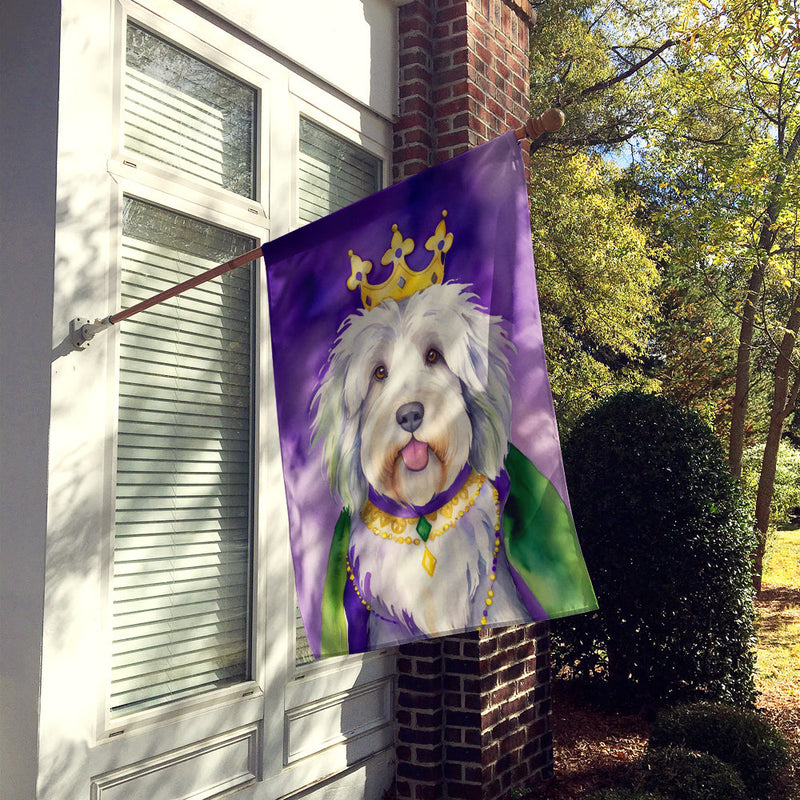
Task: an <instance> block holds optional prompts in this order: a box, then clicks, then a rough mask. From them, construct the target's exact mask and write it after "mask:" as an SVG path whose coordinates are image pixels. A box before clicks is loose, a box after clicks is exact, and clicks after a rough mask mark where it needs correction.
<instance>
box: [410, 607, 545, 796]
mask: <svg viewBox="0 0 800 800" xmlns="http://www.w3.org/2000/svg"><path fill="white" fill-rule="evenodd" d="M549 656H550V648H549V633H548V626H547V624H546V623H544V624H538V625H519V626H513V627H508V628H501V629H498V630H495V631H481V632H480V633H479V632H477V631H476V632H475V633H470V634H464V635H462V636H448V637H446V638H443V639H434V640H430V641H424V642H417V643H414V644H408V645H403V646H402V647H401V648H400V653H399V655H398V661H397V667H398V677H397V681H398V686H397V689H398V691H397V751H396V755H397V773H396V784H395V785H396V792H397V797H398V798H413V800H440V799H441V798H466V799H467V800H495V798H501V797H504V796H506V795H507V794H508V793H509V792H510V791H511V790H512V789H514V788H519V787H527V786H533V785H535V784H537V783H541V782H542V781H544V780H546V779H547V778H549V777H550V776H551V775H552V773H553V743H552V736H551V733H550V658H549Z"/></svg>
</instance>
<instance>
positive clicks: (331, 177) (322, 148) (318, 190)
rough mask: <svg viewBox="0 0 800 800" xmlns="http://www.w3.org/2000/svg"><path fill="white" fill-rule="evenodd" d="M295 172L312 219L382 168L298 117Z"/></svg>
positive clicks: (350, 199)
mask: <svg viewBox="0 0 800 800" xmlns="http://www.w3.org/2000/svg"><path fill="white" fill-rule="evenodd" d="M298 175H299V180H298V186H299V191H298V194H299V198H298V199H299V206H300V209H299V210H300V214H299V216H300V220H301V221H302V222H313V221H314V220H315V219H319V218H320V217H323V216H325V215H326V214H330V213H332V212H333V211H338V210H339V209H340V208H344V207H345V206H347V205H350V204H351V203H355V202H356V201H357V200H361V199H363V198H364V197H368V196H369V195H371V194H374V193H375V192H377V191H378V190H379V189H381V188H382V175H383V172H382V162H381V160H380V159H379V158H378V157H377V156H374V155H372V153H369V152H368V151H366V150H364V149H363V148H361V147H359V146H358V145H355V144H353V143H352V142H350V141H348V140H347V139H344V138H342V137H341V136H337V135H336V134H334V133H331V131H329V130H327V129H326V128H323V127H322V126H321V125H318V124H317V123H316V122H313V121H312V120H310V119H307V118H305V117H300V163H299V164H298ZM295 657H296V663H297V664H298V665H300V664H305V663H308V662H309V661H313V660H314V656H313V654H312V652H311V647H310V646H309V644H308V640H307V639H306V635H305V629H304V628H303V622H302V619H301V617H300V611H299V610H297V614H296V622H295Z"/></svg>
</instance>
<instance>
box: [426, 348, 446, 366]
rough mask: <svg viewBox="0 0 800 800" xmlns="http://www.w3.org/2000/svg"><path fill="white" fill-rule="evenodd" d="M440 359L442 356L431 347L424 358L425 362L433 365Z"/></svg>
mask: <svg viewBox="0 0 800 800" xmlns="http://www.w3.org/2000/svg"><path fill="white" fill-rule="evenodd" d="M441 357H442V354H441V353H440V352H439V351H438V350H437V349H436V348H435V347H431V349H430V350H428V354H427V355H426V356H425V360H426V361H427V362H428V363H429V364H435V363H436V362H437V361H438V360H439V359H440V358H441Z"/></svg>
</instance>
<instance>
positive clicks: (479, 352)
mask: <svg viewBox="0 0 800 800" xmlns="http://www.w3.org/2000/svg"><path fill="white" fill-rule="evenodd" d="M445 288H450V287H445ZM472 297H473V296H472V295H469V294H467V293H466V292H465V291H463V290H462V291H461V293H460V295H459V302H460V306H461V308H460V309H459V312H458V314H457V318H455V319H449V320H448V328H449V330H448V331H447V333H448V336H447V338H446V341H447V344H446V346H445V347H446V352H445V359H446V361H447V363H448V365H449V367H450V369H451V370H452V371H453V372H454V373H455V374H456V375H457V376H458V378H459V380H460V381H461V386H462V394H463V396H464V401H465V403H466V406H467V413H468V415H469V418H470V422H471V423H472V445H471V448H470V463H471V464H472V466H473V467H474V468H475V469H476V470H478V471H479V472H481V473H482V474H484V475H486V476H488V477H490V478H494V477H495V476H496V475H497V474H498V473H499V472H500V471H501V470H502V469H503V462H504V461H505V457H506V453H507V452H508V439H509V436H510V431H511V392H510V389H509V358H508V357H509V354H510V353H511V352H513V349H514V346H513V344H512V343H511V342H510V341H509V339H508V337H507V336H506V334H505V331H504V330H503V325H502V320H501V319H500V317H494V316H492V315H490V314H488V313H487V312H486V311H485V310H484V309H482V308H481V307H480V306H478V305H476V304H475V303H474V302H472Z"/></svg>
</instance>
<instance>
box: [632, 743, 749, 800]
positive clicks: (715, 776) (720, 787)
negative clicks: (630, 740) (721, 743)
mask: <svg viewBox="0 0 800 800" xmlns="http://www.w3.org/2000/svg"><path fill="white" fill-rule="evenodd" d="M633 786H634V788H636V789H637V790H639V791H652V792H658V793H660V794H663V795H666V796H667V797H668V798H669V800H748V795H747V790H746V789H745V785H744V783H743V781H742V779H741V777H740V775H739V773H738V772H737V771H736V770H735V769H734V768H733V767H732V766H730V764H726V763H725V762H724V761H720V760H719V759H718V758H717V757H716V756H712V755H709V754H708V753H699V752H697V751H695V750H688V749H686V748H685V747H664V748H659V749H658V750H652V751H648V753H647V754H646V755H645V757H644V759H642V762H641V764H640V765H639V767H638V769H637V770H636V773H635V775H634V777H633Z"/></svg>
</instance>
